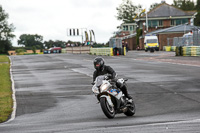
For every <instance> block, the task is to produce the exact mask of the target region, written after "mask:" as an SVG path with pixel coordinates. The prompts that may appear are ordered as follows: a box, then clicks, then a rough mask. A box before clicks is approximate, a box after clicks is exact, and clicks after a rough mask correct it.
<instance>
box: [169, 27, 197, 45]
mask: <svg viewBox="0 0 200 133" xmlns="http://www.w3.org/2000/svg"><path fill="white" fill-rule="evenodd" d="M167 45H168V46H178V47H180V46H200V28H194V29H193V35H192V34H190V35H186V36H185V37H174V38H167Z"/></svg>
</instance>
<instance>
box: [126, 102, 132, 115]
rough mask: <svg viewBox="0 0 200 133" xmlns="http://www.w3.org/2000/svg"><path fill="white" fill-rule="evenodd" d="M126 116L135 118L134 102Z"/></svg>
mask: <svg viewBox="0 0 200 133" xmlns="http://www.w3.org/2000/svg"><path fill="white" fill-rule="evenodd" d="M124 114H125V115H126V116H133V115H134V114H135V104H134V102H132V103H131V104H130V106H128V109H127V111H126V112H125V113H124Z"/></svg>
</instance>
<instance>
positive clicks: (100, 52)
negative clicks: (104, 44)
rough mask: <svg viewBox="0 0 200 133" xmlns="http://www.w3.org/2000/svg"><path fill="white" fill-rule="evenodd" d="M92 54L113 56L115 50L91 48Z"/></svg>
mask: <svg viewBox="0 0 200 133" xmlns="http://www.w3.org/2000/svg"><path fill="white" fill-rule="evenodd" d="M90 53H91V54H93V55H107V56H113V48H90Z"/></svg>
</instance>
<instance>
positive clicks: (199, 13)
mask: <svg viewBox="0 0 200 133" xmlns="http://www.w3.org/2000/svg"><path fill="white" fill-rule="evenodd" d="M199 7H200V0H197V4H196V10H197V15H196V18H195V19H194V25H196V26H200V8H199Z"/></svg>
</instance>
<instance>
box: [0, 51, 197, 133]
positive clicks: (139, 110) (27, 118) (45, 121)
mask: <svg viewBox="0 0 200 133" xmlns="http://www.w3.org/2000/svg"><path fill="white" fill-rule="evenodd" d="M103 57H104V59H105V61H106V64H107V65H110V66H111V67H113V68H114V69H115V71H116V72H117V73H118V76H119V77H125V78H128V79H129V81H128V82H127V84H128V87H129V93H130V94H131V95H132V96H133V98H134V101H135V104H136V114H135V116H134V117H126V116H125V115H123V114H118V115H116V117H115V118H114V119H111V120H110V119H107V118H106V117H105V115H104V114H103V112H102V110H101V108H100V105H99V104H96V103H97V100H96V98H95V97H94V95H93V94H92V92H91V87H92V86H91V84H90V83H91V82H92V74H93V71H94V68H93V59H94V58H95V56H93V55H87V54H81V55H80V54H51V55H26V56H11V59H12V63H13V65H12V69H13V71H12V74H13V77H14V81H15V89H16V99H17V111H16V118H15V119H14V120H13V121H11V122H9V123H3V124H0V132H1V133H23V132H25V133H29V132H30V133H32V132H40V133H42V132H48V133H50V132H74V133H77V132H80V133H88V132H91V133H93V132H137V133H156V132H159V133H160V132H181V133H182V132H187V133H193V132H194V133H197V132H199V131H200V126H199V125H200V58H199V57H175V56H174V53H171V52H155V53H145V52H144V51H139V52H138V51H130V52H128V55H127V56H115V57H108V56H103Z"/></svg>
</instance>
